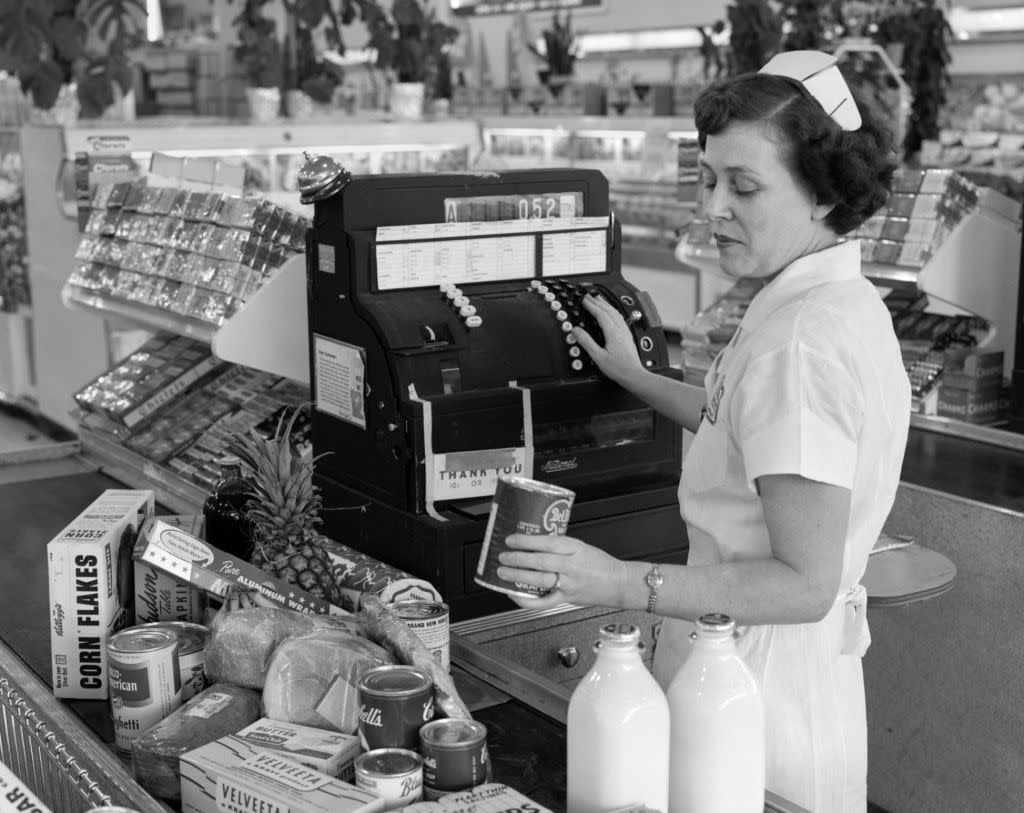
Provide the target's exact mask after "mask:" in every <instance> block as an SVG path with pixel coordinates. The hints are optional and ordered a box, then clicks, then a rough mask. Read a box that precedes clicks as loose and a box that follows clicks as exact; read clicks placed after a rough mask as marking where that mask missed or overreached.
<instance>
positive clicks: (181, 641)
mask: <svg viewBox="0 0 1024 813" xmlns="http://www.w3.org/2000/svg"><path fill="white" fill-rule="evenodd" d="M135 629H167V630H170V631H171V632H173V633H174V634H175V635H177V636H178V671H179V672H180V673H181V702H182V703H187V702H188V701H189V700H191V699H192V698H193V697H195V696H196V695H197V694H199V693H200V692H201V691H202V690H203V689H205V688H206V669H205V665H206V647H207V645H208V644H209V643H210V639H211V638H212V637H213V634H212V633H211V632H210V630H208V629H207V628H206V627H204V626H203V625H202V624H193V623H191V622H189V621H153V622H152V623H149V624H139V626H138V627H136V628H135Z"/></svg>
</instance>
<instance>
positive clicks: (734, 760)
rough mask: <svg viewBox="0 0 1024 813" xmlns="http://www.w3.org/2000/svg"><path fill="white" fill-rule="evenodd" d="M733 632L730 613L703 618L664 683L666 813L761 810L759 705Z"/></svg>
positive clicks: (762, 775) (762, 756) (762, 769)
mask: <svg viewBox="0 0 1024 813" xmlns="http://www.w3.org/2000/svg"><path fill="white" fill-rule="evenodd" d="M735 631H736V623H735V622H734V621H733V620H732V619H731V618H730V617H729V616H727V615H723V614H721V613H708V614H707V615H702V616H701V617H700V618H699V619H698V621H697V630H696V632H694V633H692V634H691V636H690V637H691V639H693V649H692V650H691V651H690V654H689V656H688V657H687V658H686V660H685V661H683V665H682V666H681V667H680V668H679V672H678V673H677V674H676V676H675V678H673V680H672V683H670V684H669V687H668V705H669V710H670V714H671V717H672V746H671V750H670V766H671V779H670V781H669V796H668V813H761V811H763V810H764V781H765V747H764V705H763V702H762V698H761V690H760V688H759V687H758V685H757V680H756V679H755V678H754V675H753V673H752V672H751V671H750V669H749V668H748V667H747V665H746V663H744V661H743V659H742V658H741V657H740V655H739V652H737V650H736V639H735V635H734V633H735Z"/></svg>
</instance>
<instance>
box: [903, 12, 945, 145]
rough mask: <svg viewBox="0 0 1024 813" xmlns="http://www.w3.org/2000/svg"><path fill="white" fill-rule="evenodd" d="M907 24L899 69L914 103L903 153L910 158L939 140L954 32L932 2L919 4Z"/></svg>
mask: <svg viewBox="0 0 1024 813" xmlns="http://www.w3.org/2000/svg"><path fill="white" fill-rule="evenodd" d="M907 24H908V27H909V33H908V36H907V39H906V47H905V48H904V50H903V66H902V67H903V78H904V79H905V80H906V82H907V84H908V85H910V91H911V93H912V94H913V103H912V105H911V109H910V122H909V125H908V128H907V137H906V140H905V141H904V144H903V149H904V154H905V155H906V156H907V157H910V156H912V155H914V154H915V153H917V152H918V151H919V150H920V149H921V144H922V143H923V142H924V141H925V140H928V139H936V138H938V137H939V114H940V112H941V111H942V106H943V105H944V104H945V103H946V90H947V89H948V88H949V67H948V66H949V63H950V55H949V41H950V39H951V38H952V36H953V31H952V29H951V28H950V26H949V23H948V22H947V20H946V15H945V14H943V13H942V9H941V8H937V7H936V5H935V2H934V0H919V2H918V3H917V4H916V5H915V6H914V7H913V8H912V9H911V10H910V13H909V14H908V16H907Z"/></svg>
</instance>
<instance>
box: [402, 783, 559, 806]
mask: <svg viewBox="0 0 1024 813" xmlns="http://www.w3.org/2000/svg"><path fill="white" fill-rule="evenodd" d="M405 810H406V813H551V811H550V810H548V809H547V808H544V807H541V806H540V805H539V804H537V803H536V802H534V801H533V800H532V799H528V798H527V797H526V796H524V795H523V794H521V793H519V791H517V790H513V789H512V788H510V787H509V786H508V785H503V784H501V783H499V782H488V783H487V784H484V785H480V786H479V787H476V788H473V789H472V790H467V791H464V792H462V793H450V794H448V795H447V796H445V797H443V798H441V799H439V800H437V801H436V802H419V803H417V804H413V805H409V806H408V807H407V808H405Z"/></svg>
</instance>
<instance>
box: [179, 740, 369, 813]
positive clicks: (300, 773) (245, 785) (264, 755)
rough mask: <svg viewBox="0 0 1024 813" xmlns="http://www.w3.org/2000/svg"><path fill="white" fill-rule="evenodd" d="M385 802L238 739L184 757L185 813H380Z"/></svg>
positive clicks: (182, 762) (182, 797) (182, 803)
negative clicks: (280, 812)
mask: <svg viewBox="0 0 1024 813" xmlns="http://www.w3.org/2000/svg"><path fill="white" fill-rule="evenodd" d="M385 804H386V802H385V801H384V800H382V799H378V798H377V797H376V796H374V795H373V794H372V793H369V792H368V791H365V790H362V789H360V788H357V787H355V786H354V785H350V784H349V783H348V782H342V781H341V780H340V779H335V778H334V777H333V776H328V775H327V774H325V773H321V772H320V771H316V770H314V769H313V768H310V767H308V766H305V765H301V764H300V763H298V762H296V761H295V760H294V759H291V758H290V757H284V756H282V755H280V754H277V753H274V752H271V751H266V750H263V749H262V748H257V747H256V746H254V745H252V744H250V743H247V742H245V741H244V740H242V739H240V738H239V737H238V736H237V735H234V734H232V735H229V736H227V737H222V738H221V739H219V740H217V741H216V742H211V743H210V744H209V745H204V746H203V747H201V748H197V749H195V750H194V751H189V752H188V753H186V754H183V755H182V757H181V809H182V813H222V811H237V813H259V812H260V811H268V812H269V811H288V813H376V811H378V810H384V809H385Z"/></svg>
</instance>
